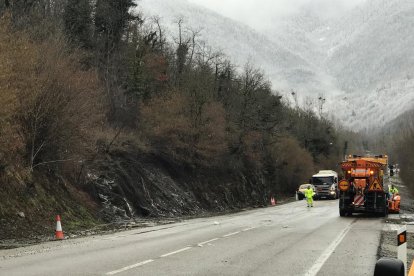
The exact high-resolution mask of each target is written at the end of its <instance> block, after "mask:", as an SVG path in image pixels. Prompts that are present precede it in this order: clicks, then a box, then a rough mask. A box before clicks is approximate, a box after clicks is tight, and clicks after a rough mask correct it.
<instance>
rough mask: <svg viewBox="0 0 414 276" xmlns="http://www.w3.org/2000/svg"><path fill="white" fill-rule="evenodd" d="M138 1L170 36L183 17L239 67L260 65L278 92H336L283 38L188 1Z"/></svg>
mask: <svg viewBox="0 0 414 276" xmlns="http://www.w3.org/2000/svg"><path fill="white" fill-rule="evenodd" d="M138 4H139V6H138V8H139V9H141V10H143V12H144V14H146V16H147V17H151V16H160V17H161V19H162V20H161V22H162V23H163V25H164V26H165V27H167V29H168V30H169V33H170V36H172V37H176V33H177V32H178V31H177V30H178V27H177V25H176V24H175V23H174V22H176V21H177V18H180V17H182V18H183V19H184V24H185V25H186V26H191V29H192V30H201V33H200V35H201V38H200V39H201V40H203V41H205V42H206V43H207V45H209V46H211V47H213V49H215V50H217V51H222V52H223V53H225V54H226V55H227V56H228V57H229V58H230V59H231V60H232V61H233V62H234V63H235V64H236V65H238V66H239V67H240V68H241V67H243V66H244V65H245V64H246V63H247V62H251V63H252V64H253V65H254V66H258V67H260V68H261V69H262V70H263V71H264V72H265V74H266V75H267V76H268V78H269V79H270V80H271V81H272V83H273V88H274V89H275V90H277V91H279V92H282V93H283V92H286V93H287V95H290V91H291V90H292V89H293V90H295V91H303V92H305V93H306V94H308V93H312V94H319V93H323V92H325V91H328V90H329V91H335V89H334V87H333V86H332V85H331V81H332V80H331V78H330V77H329V76H327V75H326V74H325V73H324V72H322V71H321V70H320V69H319V68H318V66H315V65H314V63H313V62H311V61H309V60H308V59H307V56H306V55H303V54H302V53H300V52H294V51H293V50H295V49H294V48H289V47H286V46H287V43H286V41H284V40H280V41H278V40H277V39H272V37H268V36H267V35H266V34H262V33H260V32H258V31H256V30H254V29H252V28H251V27H249V26H247V25H245V24H243V22H237V21H234V20H232V19H229V18H226V17H224V16H222V15H220V14H218V13H215V12H213V11H211V10H208V9H206V8H204V7H201V6H199V5H196V4H191V3H190V2H189V1H187V0H178V1H165V0H141V1H139V2H138ZM306 43H307V42H304V43H303V44H306ZM303 47H304V48H306V46H303Z"/></svg>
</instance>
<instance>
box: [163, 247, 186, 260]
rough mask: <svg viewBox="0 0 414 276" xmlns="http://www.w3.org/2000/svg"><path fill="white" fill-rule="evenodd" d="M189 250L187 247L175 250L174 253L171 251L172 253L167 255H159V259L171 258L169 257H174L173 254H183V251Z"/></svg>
mask: <svg viewBox="0 0 414 276" xmlns="http://www.w3.org/2000/svg"><path fill="white" fill-rule="evenodd" d="M189 249H191V247H190V246H188V247H184V248H181V249H178V250H176V251H173V252H170V253H167V254H164V255H161V256H160V257H161V258H164V257H168V256H171V255H174V254H177V253H180V252H183V251H186V250H189Z"/></svg>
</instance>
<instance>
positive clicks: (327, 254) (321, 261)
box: [305, 220, 355, 276]
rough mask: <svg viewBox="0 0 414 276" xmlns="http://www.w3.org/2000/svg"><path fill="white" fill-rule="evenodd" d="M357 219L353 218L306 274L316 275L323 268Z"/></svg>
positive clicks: (308, 275) (306, 275)
mask: <svg viewBox="0 0 414 276" xmlns="http://www.w3.org/2000/svg"><path fill="white" fill-rule="evenodd" d="M354 222H355V220H353V221H352V222H351V223H350V224H349V225H348V226H347V227H345V229H344V230H342V232H341V233H340V234H339V235H338V237H337V238H336V239H335V240H334V241H333V242H332V243H331V244H330V245H329V246H328V247H327V248H326V249H325V251H323V253H322V255H320V256H319V258H318V259H317V260H316V262H315V263H314V264H313V266H312V267H311V268H310V269H309V270H308V272H306V273H305V276H316V274H318V272H319V270H321V268H322V266H323V265H324V264H325V262H326V261H327V260H328V258H329V257H330V256H331V254H332V252H334V250H335V248H336V247H337V246H338V245H339V244H340V243H341V241H342V240H343V239H344V238H345V236H346V234H348V232H349V230H351V228H352V224H354Z"/></svg>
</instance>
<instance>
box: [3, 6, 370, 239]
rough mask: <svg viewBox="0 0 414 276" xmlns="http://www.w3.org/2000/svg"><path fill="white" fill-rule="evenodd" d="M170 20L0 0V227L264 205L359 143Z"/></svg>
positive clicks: (115, 9) (85, 223) (7, 230)
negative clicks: (168, 26)
mask: <svg viewBox="0 0 414 276" xmlns="http://www.w3.org/2000/svg"><path fill="white" fill-rule="evenodd" d="M175 23H176V28H177V34H178V35H177V36H174V35H171V34H169V33H168V32H166V31H165V29H164V28H163V22H162V19H161V18H158V17H153V18H147V17H145V15H144V14H142V13H141V12H140V11H139V10H137V9H136V4H135V3H134V1H132V0H119V1H109V0H96V1H89V0H30V1H28V0H25V1H23V0H14V1H13V0H6V1H5V2H2V3H0V37H1V39H0V93H1V95H0V105H1V107H2V108H1V109H0V226H1V227H0V229H1V230H0V238H11V237H15V236H16V235H19V233H20V232H16V229H17V226H16V224H17V222H18V223H19V227H20V228H19V229H21V230H19V231H25V229H26V230H27V229H32V230H34V232H33V233H34V234H36V233H38V232H39V231H41V228H42V227H45V226H44V225H51V224H53V217H54V215H56V213H60V214H62V215H63V217H64V218H66V219H67V223H66V224H67V227H68V229H69V230H70V229H78V228H82V227H91V226H92V225H95V224H97V223H101V222H103V221H106V222H108V221H109V222H110V221H121V220H125V219H128V218H132V217H158V216H161V217H170V216H180V215H194V214H200V213H203V212H206V211H225V210H233V209H240V208H244V207H255V206H264V205H266V204H268V201H269V198H270V196H277V197H283V196H284V195H292V194H293V193H294V192H295V189H296V188H297V186H298V185H299V184H301V183H303V182H306V181H307V179H309V177H310V176H311V175H312V174H313V173H314V172H315V171H316V170H318V169H337V168H338V167H337V164H338V162H339V161H341V159H342V157H343V155H344V153H346V152H353V151H354V152H355V151H357V150H360V148H359V146H358V145H359V144H360V140H361V139H362V138H361V137H360V136H359V135H358V134H356V133H353V132H351V131H347V130H346V129H344V128H342V127H339V126H335V125H334V124H333V123H332V122H330V121H329V120H328V119H326V118H324V117H323V116H320V115H319V114H316V113H315V112H314V111H313V110H311V109H308V110H303V109H299V108H297V107H292V105H290V104H289V103H288V100H287V99H284V98H283V97H281V96H280V95H279V94H278V92H277V91H274V90H273V89H272V85H271V83H270V82H269V81H268V80H267V78H266V75H265V72H262V71H261V70H259V69H257V68H255V67H254V66H252V65H251V64H249V63H247V64H245V65H242V66H240V65H236V64H232V63H231V62H230V61H229V60H228V59H227V58H226V56H224V55H223V54H221V53H220V52H218V51H216V50H215V49H212V48H211V47H208V46H207V45H205V44H204V43H202V42H201V41H200V40H199V39H198V31H197V30H192V29H191V26H187V25H186V23H185V20H184V19H182V18H177V21H176V22H175ZM20 212H24V214H25V216H24V217H21V216H20V217H18V216H16V213H20ZM39 224H43V226H39ZM22 225H23V227H22Z"/></svg>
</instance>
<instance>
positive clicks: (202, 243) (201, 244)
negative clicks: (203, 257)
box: [198, 238, 219, 247]
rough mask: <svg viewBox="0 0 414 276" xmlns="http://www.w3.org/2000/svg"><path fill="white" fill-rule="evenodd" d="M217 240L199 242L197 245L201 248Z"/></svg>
mask: <svg viewBox="0 0 414 276" xmlns="http://www.w3.org/2000/svg"><path fill="white" fill-rule="evenodd" d="M218 239H219V238H214V239H211V240H208V241H204V242H200V243H199V244H198V246H199V247H202V246H203V245H205V244H206V243H210V242H213V241H217V240H218Z"/></svg>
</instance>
